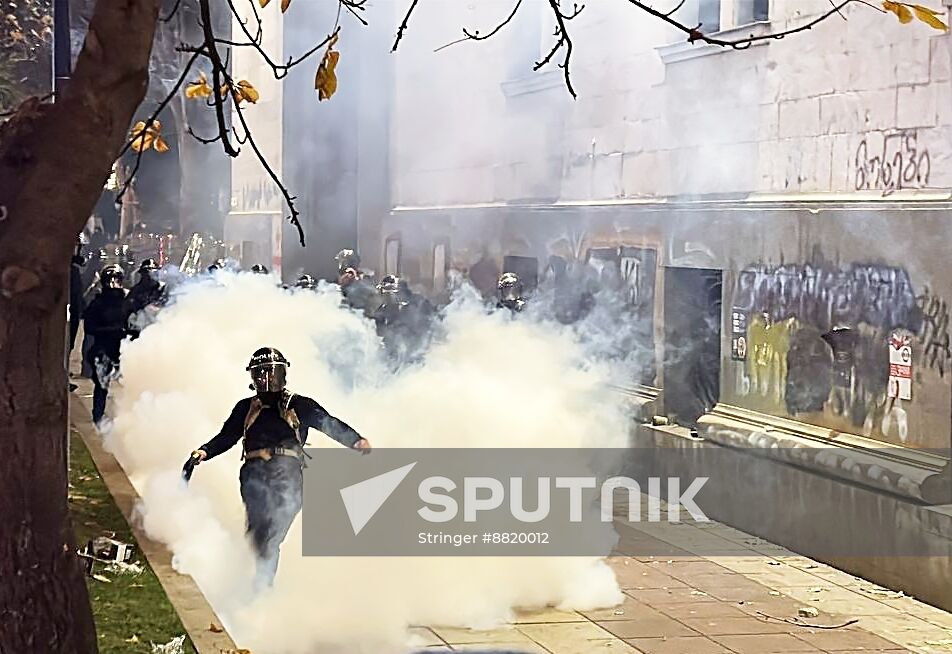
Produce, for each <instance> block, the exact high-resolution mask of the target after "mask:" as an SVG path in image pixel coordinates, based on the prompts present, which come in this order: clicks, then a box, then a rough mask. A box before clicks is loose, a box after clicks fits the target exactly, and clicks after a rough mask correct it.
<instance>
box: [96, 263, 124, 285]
mask: <svg viewBox="0 0 952 654" xmlns="http://www.w3.org/2000/svg"><path fill="white" fill-rule="evenodd" d="M125 280H126V272H125V271H124V270H123V269H122V266H120V265H119V264H118V263H114V264H111V265H108V266H106V267H105V268H103V269H102V270H100V271H99V282H100V283H101V284H102V287H103V288H122V284H123V282H125Z"/></svg>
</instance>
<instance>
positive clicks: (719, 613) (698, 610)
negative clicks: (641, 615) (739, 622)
mask: <svg viewBox="0 0 952 654" xmlns="http://www.w3.org/2000/svg"><path fill="white" fill-rule="evenodd" d="M657 609H658V610H659V611H661V612H662V613H664V614H665V615H667V616H668V617H671V618H674V619H676V620H684V619H685V618H743V617H746V616H747V615H748V614H747V613H745V612H744V611H742V610H741V609H740V608H739V607H738V606H737V605H736V604H731V603H730V602H696V603H685V604H659V605H658V607H657Z"/></svg>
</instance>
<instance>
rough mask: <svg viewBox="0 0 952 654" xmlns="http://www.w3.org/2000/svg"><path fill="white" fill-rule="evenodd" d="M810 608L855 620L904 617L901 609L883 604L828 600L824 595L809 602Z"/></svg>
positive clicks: (866, 601)
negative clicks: (867, 617)
mask: <svg viewBox="0 0 952 654" xmlns="http://www.w3.org/2000/svg"><path fill="white" fill-rule="evenodd" d="M808 604H809V605H810V606H814V607H816V608H817V609H819V610H821V611H823V612H825V613H832V614H834V615H842V616H846V617H851V618H855V617H858V616H877V617H878V616H897V617H899V616H902V615H903V614H902V612H901V611H900V610H899V609H896V608H893V607H891V606H887V605H885V604H883V603H882V602H875V601H872V600H865V599H863V598H860V599H859V600H854V599H832V600H829V599H826V598H824V597H823V596H822V595H821V596H820V597H819V598H818V600H817V601H813V602H809V603H808Z"/></svg>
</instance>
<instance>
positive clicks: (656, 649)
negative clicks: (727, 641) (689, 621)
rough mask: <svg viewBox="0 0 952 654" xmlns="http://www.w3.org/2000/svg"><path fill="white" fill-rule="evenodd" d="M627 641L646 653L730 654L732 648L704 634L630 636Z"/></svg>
mask: <svg viewBox="0 0 952 654" xmlns="http://www.w3.org/2000/svg"><path fill="white" fill-rule="evenodd" d="M625 642H627V643H630V644H632V645H634V646H635V647H637V648H638V649H639V650H641V651H642V652H644V653H645V654H729V653H730V650H728V649H726V648H725V647H724V646H723V645H720V644H718V643H715V642H714V641H713V640H711V639H710V638H705V637H704V636H683V637H682V636H676V637H674V638H630V639H627V640H626V641H625Z"/></svg>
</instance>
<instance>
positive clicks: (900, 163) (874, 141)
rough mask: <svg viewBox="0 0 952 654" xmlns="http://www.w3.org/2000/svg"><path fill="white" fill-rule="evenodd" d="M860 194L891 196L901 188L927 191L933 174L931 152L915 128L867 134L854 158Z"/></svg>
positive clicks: (857, 188)
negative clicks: (879, 193) (881, 193)
mask: <svg viewBox="0 0 952 654" xmlns="http://www.w3.org/2000/svg"><path fill="white" fill-rule="evenodd" d="M853 166H854V169H855V175H856V177H855V182H856V186H855V188H856V190H857V191H869V190H877V191H882V192H883V195H889V194H890V193H892V192H894V191H901V190H902V189H917V188H927V187H928V186H929V175H930V173H931V172H932V161H931V160H930V158H929V150H928V149H927V148H926V147H925V146H923V145H920V144H919V134H918V132H917V131H916V130H914V129H903V130H896V131H889V132H873V133H871V134H867V135H866V136H865V137H864V138H863V140H862V141H860V142H859V145H858V146H857V148H856V154H855V156H854V158H853Z"/></svg>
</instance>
